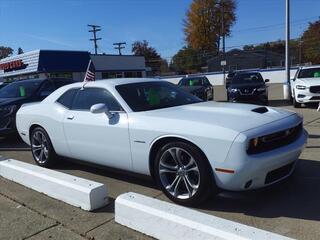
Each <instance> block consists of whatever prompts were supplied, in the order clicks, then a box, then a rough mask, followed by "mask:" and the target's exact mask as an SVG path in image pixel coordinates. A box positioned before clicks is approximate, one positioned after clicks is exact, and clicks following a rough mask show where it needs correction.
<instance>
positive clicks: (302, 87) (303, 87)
mask: <svg viewBox="0 0 320 240" xmlns="http://www.w3.org/2000/svg"><path fill="white" fill-rule="evenodd" d="M306 88H307V87H306V86H303V85H297V86H296V89H299V90H305V89H306Z"/></svg>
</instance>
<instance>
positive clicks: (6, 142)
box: [0, 135, 30, 151]
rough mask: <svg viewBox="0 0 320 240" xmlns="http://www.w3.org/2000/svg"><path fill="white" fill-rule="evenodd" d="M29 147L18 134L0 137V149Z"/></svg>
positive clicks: (23, 148)
mask: <svg viewBox="0 0 320 240" xmlns="http://www.w3.org/2000/svg"><path fill="white" fill-rule="evenodd" d="M29 149H30V147H29V146H28V145H27V144H25V143H24V142H23V141H22V139H21V138H20V137H19V136H18V135H13V136H9V137H0V151H25V150H29Z"/></svg>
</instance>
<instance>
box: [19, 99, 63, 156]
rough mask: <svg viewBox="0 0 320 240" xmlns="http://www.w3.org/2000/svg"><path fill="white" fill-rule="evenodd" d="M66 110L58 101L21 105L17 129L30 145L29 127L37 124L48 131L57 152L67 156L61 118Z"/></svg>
mask: <svg viewBox="0 0 320 240" xmlns="http://www.w3.org/2000/svg"><path fill="white" fill-rule="evenodd" d="M66 111H67V110H66V109H65V108H64V107H62V106H61V105H59V104H58V103H48V102H41V103H38V104H32V105H26V106H22V107H21V108H20V109H19V111H18V112H17V118H16V123H17V129H18V132H19V135H20V136H21V138H22V139H23V140H24V141H25V142H26V143H27V144H29V145H30V128H31V127H32V126H33V125H39V126H41V127H42V128H44V129H45V130H46V132H47V133H48V135H49V137H50V140H51V142H52V145H53V147H54V149H55V151H56V153H57V154H60V155H63V156H67V155H68V154H69V149H68V145H67V143H66V140H65V135H64V130H63V124H62V120H63V117H64V115H65V112H66Z"/></svg>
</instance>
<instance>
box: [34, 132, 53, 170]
mask: <svg viewBox="0 0 320 240" xmlns="http://www.w3.org/2000/svg"><path fill="white" fill-rule="evenodd" d="M30 142H31V152H32V156H33V159H34V160H35V162H36V163H37V164H38V165H39V166H41V167H51V166H53V164H54V163H55V160H56V158H57V155H56V153H55V151H54V149H53V146H52V143H51V140H50V138H49V135H48V134H47V132H46V131H45V130H44V129H43V128H42V127H36V128H35V129H33V130H32V132H31V137H30Z"/></svg>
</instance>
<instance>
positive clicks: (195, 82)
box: [179, 78, 202, 87]
mask: <svg viewBox="0 0 320 240" xmlns="http://www.w3.org/2000/svg"><path fill="white" fill-rule="evenodd" d="M179 86H189V87H192V86H202V78H183V79H181V81H180V82H179Z"/></svg>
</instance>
